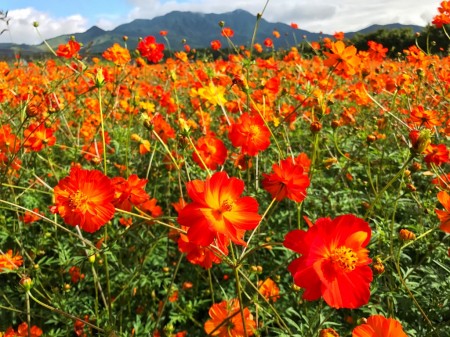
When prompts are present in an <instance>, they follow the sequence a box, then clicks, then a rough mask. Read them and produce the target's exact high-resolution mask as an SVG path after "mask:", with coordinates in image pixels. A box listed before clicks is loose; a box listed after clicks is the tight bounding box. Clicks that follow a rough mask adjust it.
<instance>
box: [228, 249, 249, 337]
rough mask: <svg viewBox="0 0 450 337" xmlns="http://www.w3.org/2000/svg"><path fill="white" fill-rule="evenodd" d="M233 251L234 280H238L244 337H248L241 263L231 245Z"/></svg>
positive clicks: (237, 291) (237, 286)
mask: <svg viewBox="0 0 450 337" xmlns="http://www.w3.org/2000/svg"><path fill="white" fill-rule="evenodd" d="M230 250H231V255H232V258H233V262H234V264H233V272H234V278H235V280H236V293H237V296H238V300H239V311H240V312H241V319H242V327H243V329H244V337H248V333H247V326H246V324H245V316H244V304H243V302H242V290H241V282H240V279H239V267H240V264H239V262H238V261H237V260H236V256H235V253H234V246H233V245H231V247H230Z"/></svg>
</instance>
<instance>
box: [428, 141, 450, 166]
mask: <svg viewBox="0 0 450 337" xmlns="http://www.w3.org/2000/svg"><path fill="white" fill-rule="evenodd" d="M424 154H425V158H424V159H423V160H424V161H425V162H426V163H427V164H428V165H430V164H431V163H433V164H435V165H437V166H440V165H442V164H445V163H448V162H449V153H448V149H447V147H446V146H445V145H444V144H438V145H435V144H430V145H428V146H427V148H426V149H425V151H424Z"/></svg>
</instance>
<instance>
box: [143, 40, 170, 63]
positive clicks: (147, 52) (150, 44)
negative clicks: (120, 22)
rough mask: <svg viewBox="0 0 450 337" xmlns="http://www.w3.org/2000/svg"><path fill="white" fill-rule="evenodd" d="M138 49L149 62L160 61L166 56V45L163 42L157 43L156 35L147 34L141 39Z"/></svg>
mask: <svg viewBox="0 0 450 337" xmlns="http://www.w3.org/2000/svg"><path fill="white" fill-rule="evenodd" d="M137 50H139V53H140V54H141V56H142V57H145V58H146V59H147V60H148V61H149V62H153V63H158V62H159V61H160V60H161V59H162V58H163V57H164V54H163V51H164V45H163V44H162V43H156V39H155V37H154V36H147V37H146V38H144V39H143V40H142V41H140V42H139V44H138V46H137Z"/></svg>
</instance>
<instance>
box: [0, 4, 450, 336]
mask: <svg viewBox="0 0 450 337" xmlns="http://www.w3.org/2000/svg"><path fill="white" fill-rule="evenodd" d="M449 23H450V1H443V2H442V4H441V7H440V8H439V9H438V14H437V15H436V17H435V19H434V21H433V24H434V25H435V26H436V27H438V28H440V29H445V28H446V25H447V27H448V24H449ZM220 25H221V27H222V35H223V37H224V38H226V41H227V42H228V45H226V46H225V45H223V44H221V42H220V40H219V38H220V37H218V40H215V41H212V42H211V50H214V51H215V52H219V53H222V54H221V55H222V56H220V57H218V58H212V57H211V50H210V51H205V52H204V54H201V53H200V52H198V51H195V50H191V49H190V48H189V46H188V45H185V47H186V48H185V50H184V51H178V52H173V51H170V50H168V47H167V46H168V44H167V43H164V41H166V42H167V41H168V40H170V32H166V31H162V32H161V36H157V37H153V36H148V37H145V38H143V39H142V40H141V41H140V42H139V44H138V47H137V50H128V49H127V47H126V40H127V39H126V38H124V43H123V44H122V45H119V44H115V45H113V46H111V47H110V48H108V49H107V50H105V51H104V53H103V54H102V55H101V56H100V55H98V57H92V56H85V55H84V54H83V46H81V45H80V44H79V43H78V42H77V41H74V40H70V41H68V42H67V44H64V45H60V46H59V47H58V49H56V50H55V51H54V54H55V56H54V57H51V58H47V59H36V60H34V61H32V62H31V61H28V62H27V61H25V60H23V59H21V58H20V57H17V59H16V60H15V61H12V62H0V229H1V230H0V282H1V283H0V284H1V287H0V294H1V296H0V298H1V300H0V336H8V337H12V336H54V337H56V336H58V337H59V336H110V337H111V336H155V337H156V336H176V337H181V336H220V337H225V336H226V337H231V336H238V337H240V336H242V337H244V336H301V337H308V336H310V337H313V336H320V337H333V336H334V337H336V336H353V337H371V336H384V337H394V336H395V337H398V336H400V337H402V336H409V337H426V336H429V337H432V336H435V337H439V336H440V337H445V336H450V304H449V302H450V263H449V259H450V236H449V233H450V172H449V149H448V144H449V137H450V104H449V102H450V58H449V57H448V56H437V55H432V54H431V53H428V52H427V51H428V50H429V48H427V46H420V45H413V46H411V47H410V48H409V49H406V50H404V51H403V52H402V53H399V55H397V57H396V58H388V57H387V56H386V54H387V52H388V50H387V49H386V48H384V47H383V46H382V45H381V44H379V43H376V42H374V41H371V42H370V43H369V44H368V48H367V50H357V49H356V48H355V47H354V46H352V45H351V44H350V43H349V41H348V40H347V39H346V38H345V37H344V36H343V34H336V35H335V38H334V39H323V40H322V41H315V42H311V43H308V45H309V47H310V51H311V53H309V54H304V53H302V51H301V50H300V49H299V48H297V47H295V46H293V47H292V48H291V49H289V50H287V51H277V50H274V49H273V39H276V38H279V34H278V36H277V34H274V35H273V36H272V37H267V39H266V40H265V41H264V42H263V43H262V44H254V43H253V44H252V46H251V47H247V48H245V47H240V46H235V45H234V44H233V29H232V28H233V27H227V26H226V23H223V22H221V23H220ZM292 29H293V33H295V29H296V25H294V24H293V25H292ZM254 42H255V41H254ZM225 51H226V53H225ZM202 53H203V52H202Z"/></svg>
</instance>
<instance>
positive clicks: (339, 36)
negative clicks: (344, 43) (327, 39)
mask: <svg viewBox="0 0 450 337" xmlns="http://www.w3.org/2000/svg"><path fill="white" fill-rule="evenodd" d="M333 37H334V38H335V39H336V40H343V39H344V32H336V33H334V34H333Z"/></svg>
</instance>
